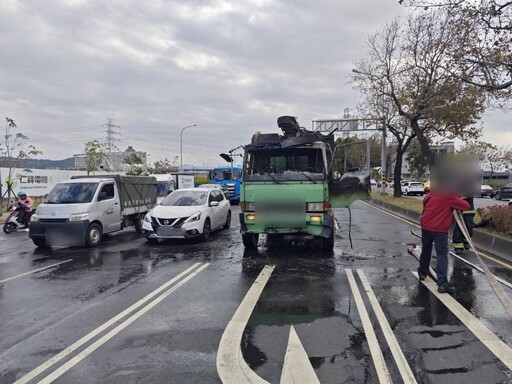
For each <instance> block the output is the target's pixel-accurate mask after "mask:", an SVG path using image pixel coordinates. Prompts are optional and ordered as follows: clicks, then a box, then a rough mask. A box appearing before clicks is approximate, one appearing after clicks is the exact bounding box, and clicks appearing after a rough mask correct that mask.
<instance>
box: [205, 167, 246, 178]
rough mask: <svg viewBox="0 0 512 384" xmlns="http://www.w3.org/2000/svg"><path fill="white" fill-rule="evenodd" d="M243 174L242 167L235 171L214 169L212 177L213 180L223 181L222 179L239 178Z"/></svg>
mask: <svg viewBox="0 0 512 384" xmlns="http://www.w3.org/2000/svg"><path fill="white" fill-rule="evenodd" d="M241 174H242V171H241V170H240V169H236V168H234V169H233V172H231V168H230V169H214V170H213V171H212V172H211V173H210V175H211V176H210V177H211V179H212V180H217V181H222V180H238V179H239V178H240V176H241Z"/></svg>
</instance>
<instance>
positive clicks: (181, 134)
mask: <svg viewBox="0 0 512 384" xmlns="http://www.w3.org/2000/svg"><path fill="white" fill-rule="evenodd" d="M191 127H197V124H192V125H187V126H186V127H183V128H181V132H180V172H182V171H183V131H184V130H185V129H187V128H191Z"/></svg>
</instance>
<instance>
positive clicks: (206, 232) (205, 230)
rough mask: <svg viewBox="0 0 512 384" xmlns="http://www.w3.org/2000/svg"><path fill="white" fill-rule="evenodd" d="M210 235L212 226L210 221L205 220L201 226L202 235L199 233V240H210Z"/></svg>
mask: <svg viewBox="0 0 512 384" xmlns="http://www.w3.org/2000/svg"><path fill="white" fill-rule="evenodd" d="M211 234H212V226H211V224H210V219H209V218H206V220H205V221H204V224H203V233H201V240H203V241H206V240H208V239H209V238H210V235H211Z"/></svg>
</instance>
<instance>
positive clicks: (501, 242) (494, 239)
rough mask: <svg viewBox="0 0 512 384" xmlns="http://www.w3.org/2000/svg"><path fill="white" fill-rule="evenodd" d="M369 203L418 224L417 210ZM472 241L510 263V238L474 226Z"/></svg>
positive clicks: (511, 248) (376, 202) (418, 214)
mask: <svg viewBox="0 0 512 384" xmlns="http://www.w3.org/2000/svg"><path fill="white" fill-rule="evenodd" d="M369 203H370V204H372V205H374V206H377V207H379V208H381V209H384V210H386V211H388V212H390V213H393V214H395V215H397V216H400V217H402V218H403V219H406V220H410V221H412V222H414V223H416V224H418V225H419V222H420V213H419V212H416V211H411V210H409V209H405V208H401V207H397V206H394V205H392V204H388V203H384V202H382V201H379V200H370V201H369ZM473 242H474V243H475V245H476V246H477V248H478V249H480V250H481V251H483V252H487V253H491V254H493V255H495V256H498V257H499V258H501V259H503V260H506V261H508V262H511V263H512V240H510V239H507V238H505V237H503V236H500V235H496V234H493V233H489V232H486V231H483V230H481V229H478V228H475V229H474V230H473Z"/></svg>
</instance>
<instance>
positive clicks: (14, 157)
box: [0, 117, 42, 201]
mask: <svg viewBox="0 0 512 384" xmlns="http://www.w3.org/2000/svg"><path fill="white" fill-rule="evenodd" d="M5 121H6V127H5V136H4V142H3V145H0V152H2V155H3V157H4V158H5V161H6V166H7V175H6V176H4V178H5V179H4V180H5V186H6V191H5V193H3V194H2V191H1V188H2V186H1V184H0V195H1V196H2V198H3V197H4V196H5V194H7V199H8V201H10V199H11V194H13V195H15V192H14V190H13V189H14V186H15V179H16V178H19V176H20V174H15V172H16V170H19V169H21V168H23V167H24V166H25V161H26V160H28V159H30V158H31V157H33V156H37V155H41V154H42V152H41V151H39V150H38V149H36V147H35V146H34V145H32V144H29V138H28V136H26V135H24V134H23V133H21V132H20V131H19V130H18V126H17V125H16V123H15V122H14V120H13V119H11V118H9V117H6V118H5ZM24 171H25V172H30V170H28V169H25V170H24Z"/></svg>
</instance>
